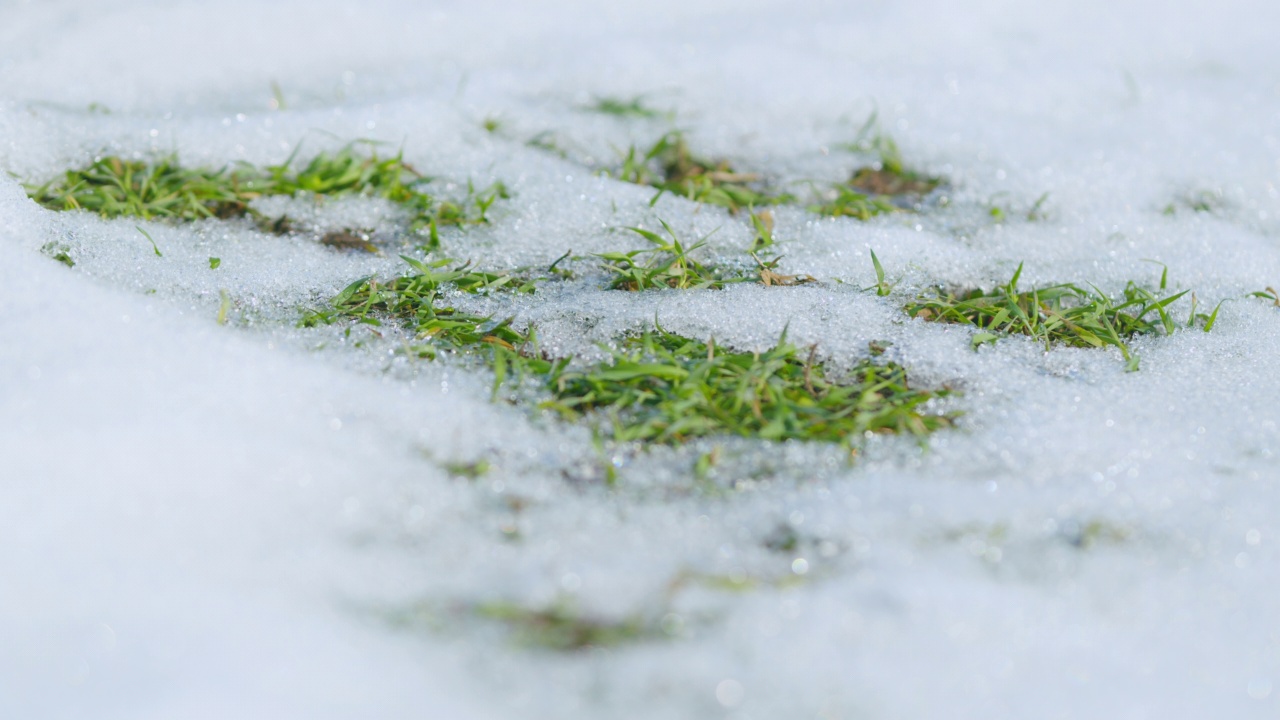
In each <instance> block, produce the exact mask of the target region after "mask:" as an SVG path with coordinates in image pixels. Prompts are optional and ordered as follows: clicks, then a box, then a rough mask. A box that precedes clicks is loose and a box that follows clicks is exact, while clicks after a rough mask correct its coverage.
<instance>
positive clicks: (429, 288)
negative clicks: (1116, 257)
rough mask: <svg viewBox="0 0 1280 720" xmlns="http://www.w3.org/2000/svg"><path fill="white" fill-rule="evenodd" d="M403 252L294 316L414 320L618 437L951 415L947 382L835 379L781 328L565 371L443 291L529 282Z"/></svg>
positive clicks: (767, 430)
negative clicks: (400, 272) (775, 336)
mask: <svg viewBox="0 0 1280 720" xmlns="http://www.w3.org/2000/svg"><path fill="white" fill-rule="evenodd" d="M405 261H406V262H408V263H409V264H410V266H411V267H413V268H414V269H415V270H416V271H417V273H416V274H413V275H406V276H404V277H399V278H395V279H393V280H389V281H386V282H379V281H377V280H376V279H375V278H363V279H361V280H358V281H356V282H354V283H352V284H351V285H350V286H348V287H347V288H346V289H344V290H343V291H342V292H341V293H339V294H338V295H337V296H336V297H335V298H334V299H333V300H332V301H331V302H330V306H329V308H328V309H326V310H322V311H311V312H310V313H308V314H307V315H306V316H305V317H304V318H303V319H302V320H301V322H300V323H299V324H300V325H304V326H311V325H317V324H322V323H323V324H329V323H332V322H335V321H336V320H339V319H346V320H355V321H357V322H363V323H369V324H372V325H381V324H382V321H383V320H384V319H395V320H398V321H400V322H403V323H407V324H408V325H409V326H410V327H411V328H412V329H413V330H414V331H415V332H416V334H417V337H416V339H415V343H416V344H414V345H410V346H409V350H410V351H411V352H412V353H414V354H416V355H418V356H419V357H426V358H435V357H437V356H438V354H439V353H440V352H441V351H452V352H456V353H463V354H466V355H468V356H471V357H475V358H477V359H480V360H482V361H484V362H486V363H488V364H489V365H490V367H492V369H493V371H494V385H493V393H494V397H497V395H498V392H499V390H500V389H501V388H502V386H503V385H504V383H506V382H507V380H508V379H512V378H520V379H525V378H530V379H536V380H538V381H540V382H541V384H542V385H543V387H544V388H545V392H547V393H548V395H549V398H548V399H547V400H545V401H544V402H542V403H541V404H540V407H541V408H543V409H547V410H552V411H554V412H556V413H558V414H559V415H560V416H561V417H563V418H565V419H567V420H570V421H574V422H578V421H582V420H584V419H586V420H590V421H601V424H600V426H598V427H597V430H596V432H598V433H603V432H604V429H605V428H606V427H607V428H608V429H611V433H612V436H613V439H614V440H616V441H620V442H632V441H637V442H645V443H651V442H652V443H663V444H677V443H682V442H685V441H688V440H692V439H694V438H699V437H706V436H713V435H738V436H743V437H752V438H760V439H765V440H808V441H819V442H837V443H842V444H844V445H846V446H847V447H849V449H850V450H854V449H855V448H856V446H857V445H858V444H859V443H860V442H861V441H862V439H863V438H864V437H865V436H866V435H867V434H868V433H910V434H911V435H914V436H916V437H919V438H923V437H924V436H925V435H927V434H928V433H930V432H932V431H934V430H937V429H939V428H943V427H948V426H950V425H951V424H952V421H953V419H954V415H948V414H943V413H939V412H934V411H932V410H930V409H928V408H926V407H924V406H925V405H926V404H927V403H929V402H930V401H931V400H933V399H935V398H941V397H944V396H946V395H947V394H948V391H946V390H940V391H929V390H920V389H915V388H912V387H910V386H909V385H908V382H907V375H906V371H905V370H904V369H903V368H902V367H901V366H898V365H896V364H893V363H888V362H878V361H877V362H873V361H871V360H863V361H861V362H859V363H858V364H857V365H855V366H854V368H853V369H852V371H851V372H850V373H848V374H847V375H846V376H844V377H840V378H833V377H829V376H828V375H827V373H826V371H825V370H824V369H823V367H822V366H821V365H820V364H819V363H817V362H816V346H815V348H811V349H810V350H809V353H808V355H807V357H806V356H802V355H801V354H800V352H799V351H798V350H797V349H796V348H795V347H794V346H792V345H790V344H788V343H787V342H786V338H785V334H784V336H783V338H782V339H781V340H780V341H779V342H778V344H777V345H776V346H774V347H773V348H771V349H770V350H768V351H766V352H764V353H745V352H731V351H724V350H718V349H717V348H716V346H715V343H714V341H708V342H706V343H704V342H700V341H697V340H693V339H690V338H686V337H682V336H680V335H677V334H674V333H669V332H666V331H664V330H662V329H661V328H658V329H656V330H655V331H653V332H648V333H645V334H643V335H641V336H639V337H630V338H627V339H624V340H623V341H622V342H621V349H620V350H616V351H614V352H613V357H612V358H611V360H610V361H608V362H605V363H601V364H596V365H590V366H587V367H584V368H576V369H569V361H568V360H567V359H558V360H557V359H553V358H550V357H548V356H546V355H545V354H543V353H542V352H541V351H540V350H539V348H538V344H537V339H536V336H535V334H534V332H533V330H532V329H528V330H524V331H521V330H518V329H516V328H515V327H513V326H512V320H511V319H510V318H508V319H506V320H497V319H494V318H491V317H485V316H479V315H474V314H470V313H466V312H463V311H459V310H456V309H455V308H453V307H451V306H449V305H448V304H447V297H446V295H445V292H446V290H448V289H450V288H453V289H455V290H458V291H462V292H492V291H499V290H502V291H522V290H523V291H528V290H531V289H532V283H531V282H529V281H525V280H521V279H517V278H515V277H513V276H511V275H506V274H497V273H486V272H480V271H475V270H471V269H470V268H469V267H468V266H466V265H462V266H459V267H454V268H448V267H446V266H447V265H448V264H449V262H450V261H447V260H442V261H437V262H435V263H430V264H428V263H424V262H420V261H417V260H412V259H410V258H405Z"/></svg>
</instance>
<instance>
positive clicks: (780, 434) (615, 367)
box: [544, 328, 952, 448]
mask: <svg viewBox="0 0 1280 720" xmlns="http://www.w3.org/2000/svg"><path fill="white" fill-rule="evenodd" d="M621 345H622V348H621V349H620V350H617V351H614V355H613V358H612V362H610V363H606V364H603V365H599V366H594V367H589V368H584V369H574V370H565V371H563V372H560V373H558V374H557V375H556V376H554V377H552V378H551V380H550V386H551V391H552V394H553V396H554V399H552V400H550V401H547V402H546V403H544V407H547V408H551V409H554V410H556V411H558V412H559V413H560V414H561V415H562V416H563V417H565V418H566V419H568V420H571V421H575V422H576V421H580V420H581V419H583V418H584V417H586V416H589V415H596V416H604V418H606V419H607V420H608V424H609V425H610V426H611V427H612V434H613V437H614V439H615V440H618V441H641V442H656V443H665V444H678V443H682V442H685V441H688V440H692V439H694V438H699V437H706V436H712V435H738V436H742V437H753V438H761V439H765V440H815V441H822V442H835V443H843V444H845V445H847V446H849V447H850V448H853V447H855V446H856V445H857V444H858V443H859V442H861V440H862V438H863V435H864V433H868V432H871V433H909V434H912V435H915V436H917V437H923V436H925V435H927V434H928V433H929V432H931V431H933V430H937V429H939V428H942V427H946V426H949V425H950V424H951V422H952V418H951V417H950V416H947V415H941V414H936V413H932V412H929V411H928V410H926V409H925V408H923V407H922V406H923V405H924V404H925V403H927V402H928V401H929V400H932V399H934V398H937V397H942V396H945V395H946V394H947V392H946V391H945V390H943V391H936V392H933V391H927V390H918V389H914V388H911V387H910V386H909V385H908V383H907V374H906V371H905V370H904V369H903V368H902V367H900V366H898V365H895V364H893V363H884V364H875V363H873V362H871V361H868V360H864V361H861V362H859V363H858V364H857V365H856V366H855V367H854V368H853V370H852V371H851V372H850V373H849V375H848V377H847V378H831V377H828V376H827V373H826V372H825V371H824V370H823V368H822V366H821V365H820V364H818V363H817V362H815V358H814V355H815V353H814V351H812V350H811V351H810V353H809V355H808V356H807V358H806V357H804V356H802V355H801V354H800V353H799V351H798V350H797V349H796V348H795V347H794V346H792V345H790V344H789V343H787V342H786V339H785V336H784V337H783V339H782V340H780V341H779V342H778V344H777V345H775V346H774V347H773V348H771V349H769V350H767V351H765V352H763V353H748V352H732V351H725V350H723V349H719V350H718V349H717V348H716V347H715V344H714V342H708V343H704V342H701V341H698V340H693V339H690V338H686V337H682V336H680V335H676V334H674V333H669V332H666V331H664V330H662V329H661V328H658V329H656V330H655V331H653V332H648V333H645V334H643V335H641V336H639V337H632V338H628V339H626V340H624V341H623V342H622V344H621Z"/></svg>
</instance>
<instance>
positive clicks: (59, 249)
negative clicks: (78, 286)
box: [40, 242, 76, 268]
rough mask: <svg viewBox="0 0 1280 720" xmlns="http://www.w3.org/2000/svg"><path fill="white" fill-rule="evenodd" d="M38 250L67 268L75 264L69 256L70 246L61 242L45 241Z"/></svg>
mask: <svg viewBox="0 0 1280 720" xmlns="http://www.w3.org/2000/svg"><path fill="white" fill-rule="evenodd" d="M40 252H42V253H44V254H45V255H47V256H48V257H51V258H53V259H54V260H57V261H58V262H60V263H62V264H63V265H66V266H67V267H69V268H72V267H75V266H76V261H75V260H73V259H72V257H71V248H70V247H68V246H66V245H64V244H62V243H57V242H47V243H45V244H44V245H42V246H41V247H40Z"/></svg>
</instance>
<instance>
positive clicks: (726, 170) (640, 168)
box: [613, 130, 793, 213]
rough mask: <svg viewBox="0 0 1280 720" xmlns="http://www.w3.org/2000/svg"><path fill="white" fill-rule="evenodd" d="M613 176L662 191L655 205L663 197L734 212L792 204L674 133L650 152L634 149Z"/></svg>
mask: <svg viewBox="0 0 1280 720" xmlns="http://www.w3.org/2000/svg"><path fill="white" fill-rule="evenodd" d="M613 176H614V177H616V178H618V179H619V180H624V181H626V182H630V183H635V184H637V185H648V186H650V187H653V188H657V189H658V194H657V195H655V196H654V198H653V200H652V201H651V204H652V203H654V202H657V200H658V198H659V197H661V196H662V194H663V193H671V194H673V195H679V196H681V197H685V198H688V199H690V200H693V201H694V202H699V203H705V204H708V205H718V206H720V207H723V208H726V209H728V210H729V211H730V212H734V213H736V212H738V211H740V210H744V209H747V208H753V207H763V206H766V205H774V204H778V203H784V202H790V201H791V200H792V199H793V198H792V197H791V196H790V195H785V194H772V193H769V192H767V191H766V190H765V189H764V188H762V187H761V185H760V180H761V178H760V176H759V175H757V174H754V173H740V172H737V171H736V170H734V169H733V167H732V166H731V165H730V164H729V162H728V161H727V160H710V159H706V158H703V157H700V156H698V155H695V154H694V153H693V152H692V151H691V150H690V149H689V143H688V141H687V140H686V139H685V137H684V133H682V132H680V131H679V130H673V131H671V132H669V133H667V134H665V135H663V136H662V137H661V138H658V141H657V142H655V143H654V144H653V145H652V146H651V147H649V148H648V149H647V150H644V151H641V150H638V149H637V148H636V147H635V146H634V145H633V146H631V147H630V148H629V149H628V151H627V154H626V155H625V156H624V157H623V160H622V166H621V167H620V168H618V169H617V170H616V171H615V172H614V173H613Z"/></svg>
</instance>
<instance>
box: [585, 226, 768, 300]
mask: <svg viewBox="0 0 1280 720" xmlns="http://www.w3.org/2000/svg"><path fill="white" fill-rule="evenodd" d="M659 222H661V223H662V227H663V229H664V230H666V231H667V235H669V236H671V239H670V240H667V239H665V238H663V237H662V236H661V235H658V234H657V233H655V232H652V231H650V230H645V229H643V228H636V227H632V228H627V229H628V230H630V231H631V232H633V233H635V234H637V235H639V236H640V237H642V238H644V239H645V240H648V241H649V242H650V243H651V244H652V245H653V246H652V247H648V248H642V249H640V250H628V251H626V252H610V253H598V254H597V255H596V257H599V258H600V259H601V260H604V261H605V265H604V269H605V270H606V271H607V272H608V273H609V274H610V275H611V276H612V278H611V280H610V281H609V289H611V290H649V289H652V288H660V287H667V288H675V289H677V290H696V289H702V288H710V289H720V288H723V287H724V286H725V285H727V284H729V283H735V282H742V281H744V280H747V279H748V278H746V277H741V276H734V277H730V276H726V275H725V274H723V273H721V272H719V271H718V270H717V269H716V268H713V267H710V266H707V265H704V264H703V263H701V262H698V261H697V260H695V259H693V257H691V254H692V253H693V252H694V251H695V250H697V249H699V248H701V247H702V246H703V245H705V244H706V238H703V239H702V240H699V241H698V242H696V243H694V244H692V245H690V246H688V247H686V246H685V245H684V243H682V242H680V239H679V238H678V237H676V234H675V231H674V230H672V229H671V226H670V225H668V224H667V223H666V221H665V220H659Z"/></svg>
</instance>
